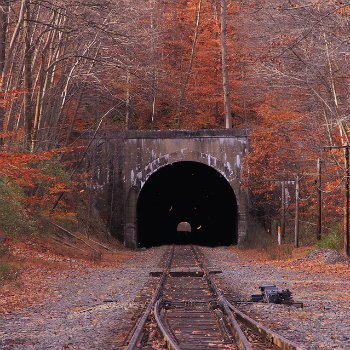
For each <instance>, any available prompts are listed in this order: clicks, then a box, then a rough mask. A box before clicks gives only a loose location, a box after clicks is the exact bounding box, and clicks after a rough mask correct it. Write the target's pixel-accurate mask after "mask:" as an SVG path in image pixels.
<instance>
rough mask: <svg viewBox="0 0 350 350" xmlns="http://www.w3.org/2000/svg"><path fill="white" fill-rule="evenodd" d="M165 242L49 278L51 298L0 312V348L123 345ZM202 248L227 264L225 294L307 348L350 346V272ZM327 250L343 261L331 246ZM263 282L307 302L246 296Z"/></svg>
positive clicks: (83, 349) (215, 262) (217, 265)
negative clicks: (116, 261)
mask: <svg viewBox="0 0 350 350" xmlns="http://www.w3.org/2000/svg"><path fill="white" fill-rule="evenodd" d="M166 249H167V248H166V247H159V248H151V249H147V250H142V251H140V252H138V253H137V255H136V256H135V258H133V259H131V260H129V261H128V262H126V263H124V264H123V265H122V266H120V267H118V268H89V269H87V268H84V269H77V270H68V271H63V272H60V273H59V274H58V275H57V276H56V277H55V278H52V277H51V282H49V287H50V290H51V294H50V295H48V297H47V299H46V300H43V301H42V302H41V303H39V304H37V305H35V306H32V307H28V308H25V309H23V310H21V311H15V312H12V313H10V314H3V315H0V349H2V350H10V349H11V350H14V349H19V350H20V349H25V350H43V349H45V350H46V349H51V350H54V349H55V350H59V349H76V350H78V349H79V350H88V349H101V350H104V349H106V350H107V349H109V350H112V349H120V348H121V344H122V343H123V339H125V338H127V336H128V334H127V332H128V329H129V328H130V325H132V324H133V322H135V320H134V318H135V315H137V310H138V305H137V304H138V301H137V300H140V299H138V298H140V295H141V296H142V293H146V294H145V295H146V299H147V298H148V297H150V296H151V290H152V288H153V287H152V283H155V281H156V280H157V278H150V277H149V272H150V271H152V270H159V267H160V266H159V264H160V261H162V264H164V262H165V260H164V259H162V257H163V255H164V253H165V251H166ZM202 251H203V252H204V253H205V255H206V259H207V262H208V265H209V267H210V268H212V269H215V270H222V273H221V274H217V275H213V276H214V279H215V280H216V281H217V282H218V284H219V285H220V287H221V288H222V289H224V290H225V294H226V295H227V296H228V297H230V298H232V299H234V300H236V301H237V300H238V301H241V302H242V301H243V303H239V304H238V307H239V308H240V309H241V310H242V311H244V312H246V313H247V314H249V315H250V316H251V317H253V318H254V319H256V320H257V321H259V322H261V323H264V324H265V325H266V326H268V327H269V328H271V329H272V330H274V331H275V332H278V333H280V334H281V335H283V336H285V337H286V338H287V339H290V340H292V341H294V342H296V343H297V344H300V345H301V346H303V347H304V348H305V349H307V350H317V349H322V350H323V349H337V350H350V278H349V275H347V276H346V277H344V275H337V274H336V273H334V274H329V273H328V274H327V273H324V272H320V271H318V270H315V271H312V270H304V269H300V268H299V267H300V261H299V263H298V264H299V265H298V264H297V265H296V266H295V268H294V267H293V264H291V266H292V268H284V267H282V266H278V265H276V264H274V265H272V264H268V263H261V264H260V263H257V262H254V261H252V260H249V259H247V258H245V257H243V256H242V255H241V254H239V252H237V250H232V249H231V248H226V247H223V248H202ZM323 256H328V257H331V260H332V262H333V261H334V260H337V257H336V256H335V254H334V253H331V252H324V254H323ZM316 258H317V254H314V255H313V256H311V257H310V258H309V259H311V260H312V259H316ZM320 260H322V259H320ZM302 263H303V261H302ZM48 277H50V276H48ZM152 281H153V282H152ZM265 284H275V285H277V286H278V287H279V288H280V289H287V288H288V289H290V290H291V291H292V292H293V297H294V299H295V300H296V301H301V302H303V303H304V308H302V309H301V308H295V307H288V306H286V305H276V304H265V303H244V301H248V300H249V299H250V296H251V295H252V294H257V293H259V292H260V291H259V289H258V287H259V286H260V285H265ZM150 285H151V287H149V286H150ZM145 286H147V287H145ZM135 299H136V301H135ZM142 300H143V301H144V302H145V298H144V299H142ZM106 301H109V302H106Z"/></svg>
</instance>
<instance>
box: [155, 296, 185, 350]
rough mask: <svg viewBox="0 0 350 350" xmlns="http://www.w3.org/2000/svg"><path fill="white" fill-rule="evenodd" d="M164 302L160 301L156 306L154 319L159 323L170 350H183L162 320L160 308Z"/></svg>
mask: <svg viewBox="0 0 350 350" xmlns="http://www.w3.org/2000/svg"><path fill="white" fill-rule="evenodd" d="M163 302H164V300H163V299H159V300H158V301H157V302H156V304H155V306H154V317H155V319H156V321H157V325H158V327H159V329H160V331H161V332H162V334H163V336H164V338H165V340H166V342H167V345H168V349H170V350H181V348H180V347H179V345H178V344H177V342H176V340H175V339H174V337H173V336H172V335H171V333H170V332H169V330H168V328H167V327H166V325H165V324H164V323H163V321H162V318H161V316H160V308H161V304H162V303H163Z"/></svg>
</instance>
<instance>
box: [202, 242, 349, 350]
mask: <svg viewBox="0 0 350 350" xmlns="http://www.w3.org/2000/svg"><path fill="white" fill-rule="evenodd" d="M203 252H204V253H205V255H206V257H207V261H208V264H209V266H210V267H213V268H215V269H219V270H222V274H220V275H215V277H214V278H215V280H216V281H217V282H218V283H219V284H220V287H221V288H224V289H225V290H226V291H228V294H229V296H231V297H232V299H235V300H239V301H248V300H249V299H250V297H251V295H252V294H259V293H260V290H259V289H258V287H259V286H261V285H268V284H275V285H276V286H278V287H279V289H287V288H288V289H290V290H291V291H292V293H293V297H294V299H295V301H301V302H303V303H304V307H303V308H296V307H293V306H291V307H289V306H286V305H278V304H266V303H239V304H238V308H240V309H241V310H242V311H244V312H246V313H247V314H249V315H250V316H251V317H253V318H254V319H255V320H257V321H259V322H261V323H264V324H265V325H267V326H268V327H269V328H270V329H272V330H274V331H276V332H277V333H280V334H281V335H283V336H284V337H286V338H287V339H290V340H292V341H294V342H296V343H297V344H300V345H301V346H303V347H304V348H305V349H308V350H316V349H337V350H349V349H350V278H349V275H348V276H347V277H344V276H338V275H337V274H332V275H331V274H327V273H321V272H318V271H317V270H315V271H307V270H302V269H286V268H280V267H278V266H273V265H269V264H267V263H264V264H258V263H255V262H252V261H250V260H249V259H246V258H243V257H242V256H241V255H240V254H237V253H236V252H235V251H232V250H231V249H230V248H215V249H213V248H203ZM327 254H328V255H329V253H327ZM315 255H316V254H314V256H315ZM314 256H311V259H314Z"/></svg>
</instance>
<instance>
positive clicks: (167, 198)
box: [137, 161, 238, 247]
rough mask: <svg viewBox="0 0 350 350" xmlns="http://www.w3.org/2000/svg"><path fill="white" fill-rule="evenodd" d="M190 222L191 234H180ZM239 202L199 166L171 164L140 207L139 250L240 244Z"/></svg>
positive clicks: (146, 190) (153, 179) (147, 187)
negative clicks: (142, 248)
mask: <svg viewBox="0 0 350 350" xmlns="http://www.w3.org/2000/svg"><path fill="white" fill-rule="evenodd" d="M183 222H186V223H188V224H189V225H190V227H191V230H190V232H189V231H188V230H186V231H178V227H181V225H179V224H180V223H183ZM237 227H238V214H237V202H236V197H235V194H234V192H233V189H232V187H231V186H230V184H229V183H228V182H227V180H226V179H225V178H224V177H223V176H222V175H221V174H220V173H219V172H217V171H216V170H215V169H213V168H212V167H210V166H207V165H204V164H202V163H197V162H188V161H186V162H177V163H173V164H170V165H167V166H165V167H163V168H161V169H159V170H158V171H156V172H155V173H154V174H152V175H151V176H150V178H149V179H148V180H147V181H146V183H145V184H144V186H143V188H142V190H141V192H140V195H139V198H138V202H137V232H138V244H139V246H140V247H151V246H159V245H163V244H172V243H175V244H198V245H205V246H219V245H231V244H237V237H238V234H237Z"/></svg>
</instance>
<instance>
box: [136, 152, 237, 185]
mask: <svg viewBox="0 0 350 350" xmlns="http://www.w3.org/2000/svg"><path fill="white" fill-rule="evenodd" d="M183 161H192V162H198V163H202V164H205V165H208V166H211V167H212V168H214V169H215V170H217V171H218V172H219V173H220V174H221V175H222V176H224V177H225V179H226V180H227V181H228V182H230V183H232V182H234V181H237V180H238V178H237V175H236V174H235V173H234V171H233V165H231V164H230V163H229V162H227V163H226V164H225V163H224V162H222V161H221V160H220V159H218V158H216V157H214V156H212V155H211V154H209V153H202V152H197V151H192V150H181V151H176V152H173V153H170V154H161V155H159V156H158V157H157V158H156V159H154V160H153V161H152V162H150V163H148V164H147V165H146V166H145V167H144V170H143V172H141V173H139V174H140V175H141V176H138V178H140V177H141V187H142V186H143V184H144V183H145V182H146V181H147V180H148V178H149V177H150V176H151V175H152V174H154V173H155V172H156V171H157V170H159V169H160V168H162V167H164V166H167V165H169V164H173V163H176V162H183Z"/></svg>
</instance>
